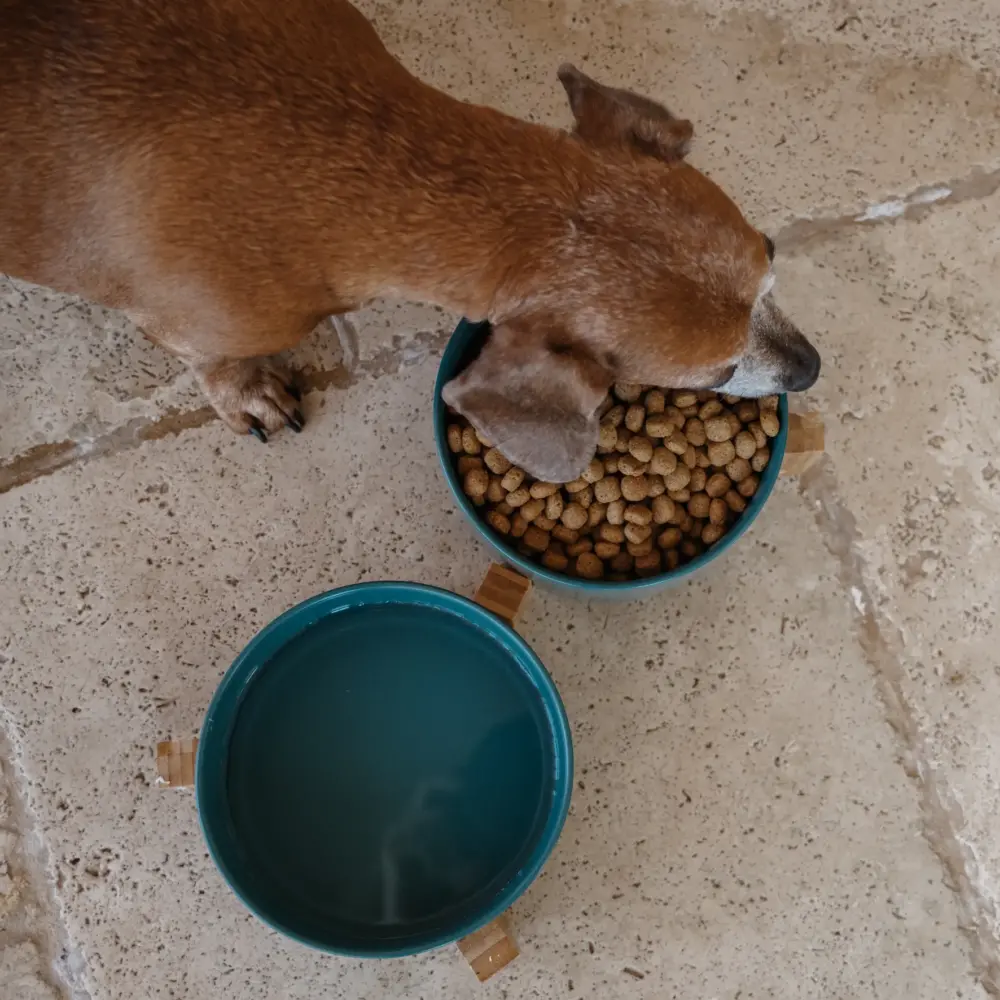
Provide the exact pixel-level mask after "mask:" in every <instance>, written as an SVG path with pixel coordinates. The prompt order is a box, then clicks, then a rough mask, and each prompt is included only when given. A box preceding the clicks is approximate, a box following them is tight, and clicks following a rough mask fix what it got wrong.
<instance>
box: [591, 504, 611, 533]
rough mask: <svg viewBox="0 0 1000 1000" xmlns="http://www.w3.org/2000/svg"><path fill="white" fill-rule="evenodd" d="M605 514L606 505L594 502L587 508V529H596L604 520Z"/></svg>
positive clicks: (606, 510)
mask: <svg viewBox="0 0 1000 1000" xmlns="http://www.w3.org/2000/svg"><path fill="white" fill-rule="evenodd" d="M607 512H608V505H607V504H606V503H600V502H599V501H597V500H595V501H594V502H593V503H592V504H591V505H590V506H589V507H588V508H587V527H588V528H596V527H597V526H598V525H599V524H600V523H601V522H602V521H603V520H604V516H605V514H607Z"/></svg>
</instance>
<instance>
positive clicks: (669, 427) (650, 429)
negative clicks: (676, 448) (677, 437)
mask: <svg viewBox="0 0 1000 1000" xmlns="http://www.w3.org/2000/svg"><path fill="white" fill-rule="evenodd" d="M676 429H677V425H676V424H675V423H674V422H673V421H672V420H671V419H670V416H669V415H668V414H667V413H654V414H653V415H652V416H651V417H647V418H646V435H647V436H648V437H651V438H664V437H669V436H670V435H671V434H673V432H674V431H675V430H676Z"/></svg>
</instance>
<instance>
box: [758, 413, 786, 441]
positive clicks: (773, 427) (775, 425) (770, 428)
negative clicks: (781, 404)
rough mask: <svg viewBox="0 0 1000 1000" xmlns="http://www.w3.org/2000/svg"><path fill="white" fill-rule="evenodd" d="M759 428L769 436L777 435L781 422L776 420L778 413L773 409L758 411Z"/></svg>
mask: <svg viewBox="0 0 1000 1000" xmlns="http://www.w3.org/2000/svg"><path fill="white" fill-rule="evenodd" d="M760 429H761V430H762V431H763V432H764V433H765V434H766V435H767V436H768V437H769V438H773V437H777V436H778V431H780V430H781V422H780V421H779V420H778V414H777V413H776V412H775V411H774V410H761V411H760Z"/></svg>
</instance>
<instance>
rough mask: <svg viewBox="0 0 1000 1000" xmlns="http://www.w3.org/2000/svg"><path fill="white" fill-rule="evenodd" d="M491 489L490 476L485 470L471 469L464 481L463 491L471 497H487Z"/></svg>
mask: <svg viewBox="0 0 1000 1000" xmlns="http://www.w3.org/2000/svg"><path fill="white" fill-rule="evenodd" d="M489 488H490V474H489V473H488V472H487V471H486V470H485V469H470V470H469V471H468V472H467V473H466V475H465V479H464V480H462V489H464V490H465V492H466V495H467V496H470V497H485V496H486V491H487V490H488V489H489Z"/></svg>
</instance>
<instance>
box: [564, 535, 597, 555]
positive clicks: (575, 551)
mask: <svg viewBox="0 0 1000 1000" xmlns="http://www.w3.org/2000/svg"><path fill="white" fill-rule="evenodd" d="M593 550H594V540H593V539H592V538H580V539H578V540H577V541H575V542H573V543H572V544H571V545H567V546H566V555H568V556H569V557H570V559H575V558H576V557H577V556H578V555H579V554H580V553H581V552H592V551H593Z"/></svg>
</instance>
